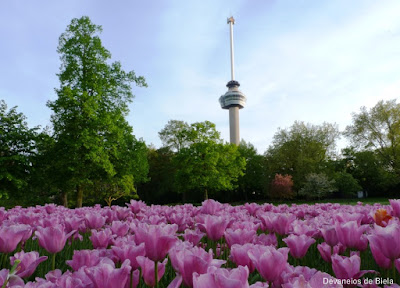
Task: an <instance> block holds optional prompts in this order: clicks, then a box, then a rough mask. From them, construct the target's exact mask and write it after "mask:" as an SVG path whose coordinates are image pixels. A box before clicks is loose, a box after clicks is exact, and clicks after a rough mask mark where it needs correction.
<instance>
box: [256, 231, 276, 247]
mask: <svg viewBox="0 0 400 288" xmlns="http://www.w3.org/2000/svg"><path fill="white" fill-rule="evenodd" d="M252 242H253V243H254V244H261V245H264V246H275V247H276V246H278V239H277V238H276V235H275V233H270V234H260V235H255V236H254V238H253V241H252Z"/></svg>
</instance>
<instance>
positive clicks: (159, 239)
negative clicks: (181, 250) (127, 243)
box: [134, 224, 178, 261]
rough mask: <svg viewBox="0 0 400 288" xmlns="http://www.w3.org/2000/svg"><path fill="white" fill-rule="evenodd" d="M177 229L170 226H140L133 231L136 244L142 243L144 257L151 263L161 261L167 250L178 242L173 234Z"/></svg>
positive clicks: (173, 225) (174, 226)
mask: <svg viewBox="0 0 400 288" xmlns="http://www.w3.org/2000/svg"><path fill="white" fill-rule="evenodd" d="M177 229H178V226H177V225H176V224H172V225H148V224H142V225H139V226H137V227H136V228H135V229H134V230H135V241H136V243H144V244H145V250H146V256H147V257H148V258H150V259H151V260H153V261H161V260H163V259H164V258H165V257H166V256H167V254H168V251H169V249H171V247H172V246H173V245H174V244H175V243H176V241H178V238H177V237H176V235H175V233H176V231H177Z"/></svg>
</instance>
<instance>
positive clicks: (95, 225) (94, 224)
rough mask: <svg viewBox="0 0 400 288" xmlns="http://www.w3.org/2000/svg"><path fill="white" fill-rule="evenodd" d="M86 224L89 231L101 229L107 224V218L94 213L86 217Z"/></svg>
mask: <svg viewBox="0 0 400 288" xmlns="http://www.w3.org/2000/svg"><path fill="white" fill-rule="evenodd" d="M85 223H86V228H87V229H100V228H102V227H103V226H104V224H106V218H105V217H103V216H102V215H100V214H98V213H95V212H94V211H93V212H90V213H87V214H86V215H85Z"/></svg>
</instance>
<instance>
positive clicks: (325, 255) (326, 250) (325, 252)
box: [317, 242, 332, 263]
mask: <svg viewBox="0 0 400 288" xmlns="http://www.w3.org/2000/svg"><path fill="white" fill-rule="evenodd" d="M317 249H318V251H319V253H320V254H321V257H322V259H324V261H325V262H328V263H331V262H332V260H331V256H332V248H331V246H329V245H328V244H327V243H326V242H323V243H321V244H318V245H317Z"/></svg>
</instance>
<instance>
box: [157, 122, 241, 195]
mask: <svg viewBox="0 0 400 288" xmlns="http://www.w3.org/2000/svg"><path fill="white" fill-rule="evenodd" d="M177 123H178V121H170V122H169V123H168V124H167V126H166V127H165V128H164V129H163V130H162V131H161V132H160V136H162V137H163V138H162V139H164V140H163V143H164V145H165V146H167V147H171V145H170V144H169V143H181V144H179V145H175V146H174V147H171V148H173V149H174V150H175V151H177V152H176V154H175V156H174V157H173V164H174V165H173V167H174V169H175V170H176V174H175V175H176V177H175V179H176V182H175V183H176V188H177V189H178V191H179V192H181V193H183V198H184V201H185V200H186V199H185V198H186V197H185V193H186V191H194V190H198V189H200V190H202V191H203V192H204V198H205V199H207V198H208V193H209V191H219V190H230V189H233V188H234V187H235V182H236V181H237V179H238V177H239V176H241V175H243V170H244V168H245V165H246V162H245V159H244V158H243V157H241V156H240V153H239V151H238V147H237V146H236V145H230V144H223V143H222V140H221V139H220V133H219V132H218V131H217V130H216V129H215V124H213V123H211V122H209V121H204V122H196V123H193V124H191V125H187V124H185V123H182V122H181V123H180V125H175V124H177ZM172 124H173V125H172ZM181 124H183V125H181ZM172 127H178V128H177V129H171V128H172ZM182 127H184V129H182ZM165 139H184V140H183V141H175V140H165ZM178 151H179V152H178Z"/></svg>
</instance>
